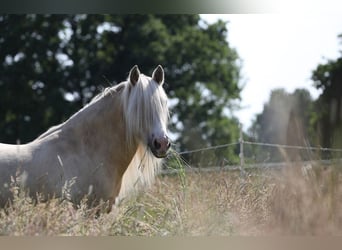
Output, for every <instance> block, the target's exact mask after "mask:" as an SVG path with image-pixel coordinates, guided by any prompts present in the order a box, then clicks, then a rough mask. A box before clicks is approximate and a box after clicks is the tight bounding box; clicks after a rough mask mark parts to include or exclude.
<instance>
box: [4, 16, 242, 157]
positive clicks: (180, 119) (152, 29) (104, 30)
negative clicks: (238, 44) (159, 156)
mask: <svg viewBox="0 0 342 250" xmlns="http://www.w3.org/2000/svg"><path fill="white" fill-rule="evenodd" d="M0 48H1V49H0V131H1V133H0V141H1V142H7V143H15V142H16V140H18V139H19V140H20V141H21V143H25V142H28V141H30V140H32V139H34V138H35V137H36V136H38V135H39V134H40V133H42V132H43V131H44V130H46V129H47V128H48V127H50V126H52V125H54V124H57V123H60V122H61V121H64V120H65V119H67V118H68V117H69V116H70V115H71V114H72V113H74V112H76V111H77V110H78V109H80V108H81V107H82V105H84V104H85V103H87V102H88V101H89V100H90V99H91V98H92V97H93V96H94V95H95V94H97V93H98V92H99V91H100V90H101V88H104V87H107V86H109V85H112V84H116V83H117V82H120V81H122V80H124V79H125V78H126V77H127V73H128V71H129V69H130V68H131V67H132V66H133V65H134V64H138V65H139V67H140V68H141V71H142V72H145V73H146V74H150V73H151V71H152V70H153V68H154V67H155V66H156V65H157V64H162V65H163V66H164V67H165V73H166V85H165V86H166V90H167V92H168V94H169V97H170V98H171V105H172V119H171V121H172V124H171V127H170V129H171V131H172V133H173V135H174V137H176V138H178V140H177V142H178V143H177V144H176V147H177V149H179V150H185V149H192V148H194V147H202V146H210V145H216V144H220V143H223V142H224V143H227V142H230V141H234V140H237V138H238V133H237V131H238V129H237V120H236V119H235V118H234V117H233V115H232V110H233V105H232V104H233V102H232V101H234V100H237V99H239V94H240V91H241V88H240V86H239V85H238V81H239V77H240V75H239V72H240V70H239V59H238V55H237V53H236V52H235V50H234V49H232V48H230V47H229V44H228V42H227V29H226V25H225V23H223V22H221V21H219V22H217V23H215V24H212V25H208V24H206V23H205V22H204V21H203V20H201V19H200V17H199V15H2V16H0ZM232 150H234V149H232V148H230V149H227V150H226V151H224V152H221V153H222V154H226V155H227V154H229V153H231V152H232Z"/></svg>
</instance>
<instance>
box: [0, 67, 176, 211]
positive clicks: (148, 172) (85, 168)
mask: <svg viewBox="0 0 342 250" xmlns="http://www.w3.org/2000/svg"><path fill="white" fill-rule="evenodd" d="M163 82H164V70H163V68H162V67H161V66H160V65H159V66H158V67H157V68H156V69H155V70H154V71H153V74H152V77H148V76H145V75H143V74H141V73H140V71H139V69H138V67H137V66H134V67H133V68H132V69H131V71H130V73H129V77H128V80H127V81H124V82H122V83H120V84H118V85H116V86H114V87H111V88H107V89H105V90H104V91H103V93H101V94H99V95H97V96H96V97H94V99H93V100H92V101H91V102H90V103H89V104H88V105H86V106H85V107H84V108H82V109H81V110H80V111H78V112H77V113H76V114H74V115H73V116H72V117H71V118H69V119H68V120H67V121H65V122H64V123H62V124H60V125H57V126H54V127H52V128H50V129H49V130H48V131H46V132H45V133H44V134H42V135H41V136H39V137H38V138H37V139H35V140H34V141H32V142H30V143H27V144H24V145H9V144H0V203H1V205H2V206H4V205H6V203H7V202H8V201H9V200H10V199H11V192H10V191H9V190H8V187H9V186H10V185H11V180H12V181H13V179H15V180H17V182H18V183H19V184H20V185H21V186H23V188H24V189H25V190H28V191H29V194H30V195H31V196H33V197H35V196H36V195H37V193H39V194H41V196H43V197H45V198H49V197H61V196H63V190H64V189H65V186H66V184H68V183H69V184H70V183H71V182H72V183H73V184H72V185H70V190H69V193H68V194H69V196H70V199H71V201H73V202H75V203H76V204H77V203H78V202H80V200H82V198H83V197H84V196H86V195H87V197H88V199H90V201H91V202H92V203H93V202H95V203H97V202H98V201H100V200H103V201H109V205H110V207H111V205H113V204H114V203H115V199H116V198H117V197H121V196H123V195H125V193H127V192H128V191H129V190H130V189H131V188H132V187H133V186H134V185H136V184H137V183H144V184H146V183H150V182H151V181H152V180H153V177H154V175H155V172H156V170H157V169H158V167H159V166H160V164H161V160H162V159H161V158H164V157H165V156H166V154H167V151H168V149H169V147H170V141H169V139H168V136H167V132H166V131H167V121H168V118H169V113H168V108H167V100H168V99H167V96H166V94H165V92H164V90H163V88H162V85H163Z"/></svg>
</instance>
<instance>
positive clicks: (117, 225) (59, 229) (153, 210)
mask: <svg viewBox="0 0 342 250" xmlns="http://www.w3.org/2000/svg"><path fill="white" fill-rule="evenodd" d="M341 183H342V182H341V173H340V171H339V167H331V168H328V169H324V168H323V167H316V168H313V169H307V171H306V172H305V173H304V174H303V172H302V170H301V168H300V167H299V166H298V167H295V168H289V169H286V170H283V171H277V172H268V173H265V172H262V171H253V172H249V173H248V174H247V175H246V176H244V177H242V176H240V173H239V172H215V173H186V174H185V172H184V173H183V174H182V175H181V176H180V175H165V176H159V177H158V178H157V179H156V181H155V183H154V184H153V186H152V187H150V188H146V189H144V190H141V191H140V193H139V194H137V195H135V196H132V197H129V198H127V199H126V200H124V201H123V202H122V203H121V204H120V205H119V206H117V207H115V208H114V209H113V210H112V211H111V212H110V213H100V214H98V213H97V211H98V209H101V206H104V205H103V204H102V205H100V207H98V208H97V209H89V208H88V207H87V206H86V202H83V203H82V204H81V205H80V207H79V208H78V209H75V208H74V207H73V205H72V204H70V203H69V202H68V201H66V200H63V201H61V200H60V199H52V200H50V201H49V202H47V203H43V202H38V204H35V205H34V204H33V203H32V201H31V199H30V198H28V197H26V196H24V195H23V194H22V193H21V192H16V191H15V190H14V192H16V193H15V199H14V202H13V205H12V206H11V207H10V208H8V209H7V210H6V211H4V210H1V212H0V234H1V235H141V236H154V235H161V236H166V235H176V236H193V235H201V236H202V235H274V234H278V235H322V234H328V235H341V231H342V230H341V229H342V206H341V205H342V204H341V203H342V185H341Z"/></svg>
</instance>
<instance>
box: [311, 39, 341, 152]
mask: <svg viewBox="0 0 342 250" xmlns="http://www.w3.org/2000/svg"><path fill="white" fill-rule="evenodd" d="M340 37H341V36H340ZM312 80H313V81H314V85H315V86H316V88H317V89H320V90H321V91H322V94H321V95H320V97H319V98H318V100H317V114H316V115H315V116H314V122H315V123H314V125H315V126H316V128H317V131H318V132H319V135H320V137H321V138H320V139H321V140H320V141H321V144H322V145H323V146H324V147H342V57H340V58H338V59H336V60H329V61H328V62H326V63H324V64H320V65H318V66H317V68H316V69H315V70H314V71H313V74H312Z"/></svg>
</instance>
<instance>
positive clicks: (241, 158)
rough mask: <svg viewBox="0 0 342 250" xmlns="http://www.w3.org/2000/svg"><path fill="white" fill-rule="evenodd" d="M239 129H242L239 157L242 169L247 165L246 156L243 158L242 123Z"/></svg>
mask: <svg viewBox="0 0 342 250" xmlns="http://www.w3.org/2000/svg"><path fill="white" fill-rule="evenodd" d="M239 128H240V138H239V142H240V154H239V157H240V168H241V169H242V168H243V166H244V165H245V159H244V156H243V133H242V124H241V123H240V125H239Z"/></svg>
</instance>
